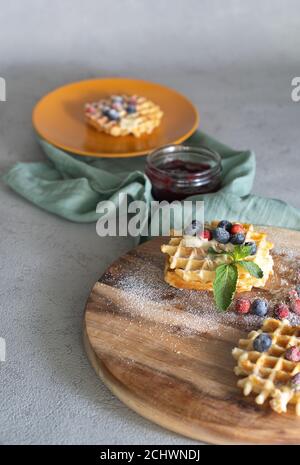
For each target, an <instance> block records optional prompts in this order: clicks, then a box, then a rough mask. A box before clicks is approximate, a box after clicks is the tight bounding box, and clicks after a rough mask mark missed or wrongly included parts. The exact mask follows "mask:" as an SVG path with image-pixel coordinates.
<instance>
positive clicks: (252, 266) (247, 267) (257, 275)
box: [237, 260, 264, 278]
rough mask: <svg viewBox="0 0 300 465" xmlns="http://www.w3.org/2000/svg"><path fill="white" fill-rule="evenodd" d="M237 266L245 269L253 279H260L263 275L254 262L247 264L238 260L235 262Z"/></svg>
mask: <svg viewBox="0 0 300 465" xmlns="http://www.w3.org/2000/svg"><path fill="white" fill-rule="evenodd" d="M237 264H238V265H240V266H242V267H243V268H245V270H247V271H248V273H250V274H251V275H252V276H254V277H255V278H262V277H263V275H264V272H263V270H262V269H261V268H260V267H259V266H258V265H257V264H256V263H254V262H248V261H246V260H240V261H238V262H237Z"/></svg>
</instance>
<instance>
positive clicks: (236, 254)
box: [233, 245, 251, 261]
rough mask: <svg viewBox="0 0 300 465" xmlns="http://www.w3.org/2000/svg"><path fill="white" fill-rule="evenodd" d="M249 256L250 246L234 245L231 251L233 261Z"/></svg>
mask: <svg viewBox="0 0 300 465" xmlns="http://www.w3.org/2000/svg"><path fill="white" fill-rule="evenodd" d="M250 254H251V245H235V246H234V251H233V259H234V260H235V261H238V260H242V259H243V258H246V257H249V255H250Z"/></svg>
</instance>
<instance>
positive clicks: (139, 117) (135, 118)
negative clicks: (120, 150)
mask: <svg viewBox="0 0 300 465" xmlns="http://www.w3.org/2000/svg"><path fill="white" fill-rule="evenodd" d="M120 97H121V98H122V99H123V102H124V104H119V108H118V104H115V105H117V106H116V108H117V110H116V111H118V115H119V119H117V120H114V119H111V118H109V117H108V116H107V115H105V114H104V113H103V108H105V107H108V108H110V107H112V106H113V105H114V104H113V102H112V98H113V96H112V97H111V98H109V99H103V100H100V101H99V102H94V103H88V104H86V107H85V117H86V121H87V122H88V123H89V124H90V125H91V126H93V127H94V128H96V129H97V130H98V131H100V132H105V133H107V134H110V135H111V136H116V137H118V136H126V135H128V134H133V135H134V136H135V137H140V136H141V135H142V134H151V132H152V131H153V130H154V128H156V127H157V126H159V125H160V122H161V119H162V116H163V112H162V111H161V109H160V108H159V106H158V105H156V104H155V103H153V102H151V101H150V100H148V99H146V98H145V97H139V96H133V97H132V96H129V95H122V96H120ZM132 98H134V99H135V102H136V103H135V104H134V106H135V108H136V111H135V112H134V113H129V112H127V109H126V105H127V103H128V102H130V99H132Z"/></svg>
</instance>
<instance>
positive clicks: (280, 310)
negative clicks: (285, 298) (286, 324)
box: [275, 304, 290, 320]
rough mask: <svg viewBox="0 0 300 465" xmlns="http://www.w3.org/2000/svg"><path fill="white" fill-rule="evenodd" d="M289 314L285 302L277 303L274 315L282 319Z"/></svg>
mask: <svg viewBox="0 0 300 465" xmlns="http://www.w3.org/2000/svg"><path fill="white" fill-rule="evenodd" d="M289 314H290V311H289V307H288V306H287V305H286V304H279V305H278V306H277V307H276V308H275V316H276V317H277V318H279V320H284V319H285V318H287V317H288V316H289Z"/></svg>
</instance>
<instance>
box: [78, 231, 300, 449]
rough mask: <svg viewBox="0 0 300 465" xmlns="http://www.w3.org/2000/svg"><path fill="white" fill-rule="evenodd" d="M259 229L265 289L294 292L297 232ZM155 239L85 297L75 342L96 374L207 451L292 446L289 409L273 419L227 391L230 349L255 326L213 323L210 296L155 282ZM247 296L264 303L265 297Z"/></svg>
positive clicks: (227, 320)
mask: <svg viewBox="0 0 300 465" xmlns="http://www.w3.org/2000/svg"><path fill="white" fill-rule="evenodd" d="M263 229H265V230H266V231H267V232H268V234H269V237H270V238H271V239H272V240H273V242H274V243H275V245H276V248H275V250H274V252H273V255H274V259H275V276H274V278H273V280H272V285H271V284H270V285H269V288H270V289H271V287H272V286H273V287H274V288H275V287H276V286H277V287H278V288H279V287H280V286H282V285H284V286H289V285H291V284H295V280H296V277H295V274H296V272H297V267H298V264H299V266H300V262H299V256H300V233H299V232H296V231H289V230H284V229H277V228H263ZM162 240H163V239H162V238H157V239H154V240H152V241H149V242H147V243H145V244H143V245H141V246H139V247H137V248H136V249H133V250H132V251H130V252H129V253H128V254H126V255H124V256H123V257H121V258H120V259H118V260H117V261H116V262H115V263H113V264H112V265H111V266H110V267H109V269H108V270H107V271H106V272H105V273H104V275H103V276H102V277H101V278H100V280H99V281H98V282H97V283H96V284H95V286H94V287H93V289H92V292H91V295H90V297H89V299H88V302H87V305H86V310H85V318H84V341H85V347H86V351H87V354H88V357H89V359H90V361H91V363H92V365H93V367H94V368H95V370H96V372H97V374H98V375H99V377H100V378H101V379H102V380H103V381H104V383H105V384H106V385H107V386H108V387H109V388H110V389H111V390H112V392H113V393H114V394H115V395H116V396H117V397H118V398H119V399H121V400H122V401H123V402H124V403H125V404H127V405H128V406H129V407H130V408H132V409H133V410H135V411H136V412H138V413H139V414H141V415H142V416H144V417H146V418H148V419H150V420H152V421H154V422H155V423H157V424H159V425H161V426H163V427H165V428H167V429H170V430H172V431H175V432H177V433H180V434H182V435H184V436H188V437H190V438H193V439H196V440H201V441H205V442H209V443H217V444H298V443H299V442H300V419H299V418H296V417H295V415H294V414H293V411H292V410H291V411H289V412H288V413H287V414H284V415H278V414H276V413H274V412H273V411H272V410H271V409H270V408H269V406H268V405H267V404H266V405H264V406H263V407H261V406H257V405H256V404H255V403H254V400H253V397H251V396H250V397H249V398H245V397H244V396H243V395H242V393H241V392H240V389H239V388H237V386H236V383H237V377H236V376H235V375H234V373H233V368H234V365H235V361H234V360H233V358H232V355H231V350H232V349H233V347H234V346H235V345H236V344H237V342H238V339H239V338H240V337H241V336H242V335H245V334H246V333H247V332H248V331H249V329H251V328H252V327H255V326H259V325H260V324H261V321H260V319H259V318H256V317H253V316H247V317H245V316H240V315H236V314H235V313H234V312H229V313H227V314H226V315H223V314H222V315H220V314H218V313H217V312H216V311H215V310H213V311H211V310H210V308H212V306H213V300H212V296H211V294H210V293H203V292H198V291H189V290H178V289H174V288H171V287H170V286H168V285H167V284H166V283H164V281H163V265H164V256H163V255H162V254H161V252H160V244H161V243H162ZM282 264H283V265H282ZM272 289H273V288H272ZM250 294H251V295H252V296H254V295H264V296H265V297H267V298H269V290H268V289H267V290H264V291H252V293H250Z"/></svg>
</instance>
